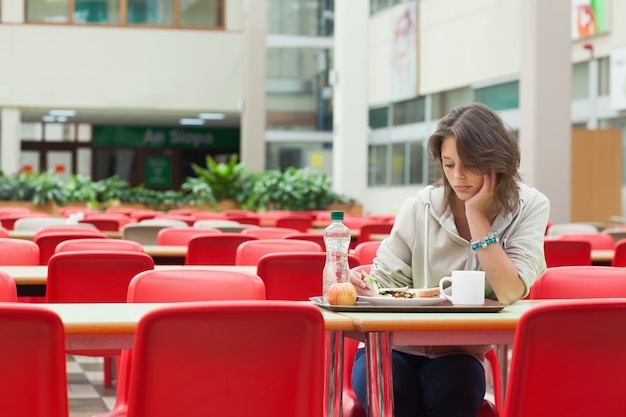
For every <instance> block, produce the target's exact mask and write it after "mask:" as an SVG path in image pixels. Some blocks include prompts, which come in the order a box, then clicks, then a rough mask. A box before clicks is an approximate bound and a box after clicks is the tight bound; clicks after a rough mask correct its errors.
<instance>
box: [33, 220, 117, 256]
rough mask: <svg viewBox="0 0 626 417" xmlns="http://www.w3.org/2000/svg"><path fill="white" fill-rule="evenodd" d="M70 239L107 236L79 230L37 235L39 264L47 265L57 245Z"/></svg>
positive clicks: (97, 232)
mask: <svg viewBox="0 0 626 417" xmlns="http://www.w3.org/2000/svg"><path fill="white" fill-rule="evenodd" d="M87 230H88V229H87ZM94 230H95V229H94ZM70 239H107V236H105V235H103V234H102V233H101V232H100V231H98V230H95V233H91V232H82V231H81V230H78V229H77V230H75V231H68V232H49V233H41V234H39V235H36V236H35V237H34V239H33V241H34V242H35V243H36V244H37V246H39V264H40V265H47V264H48V261H49V260H50V257H51V256H52V255H54V251H55V250H56V247H57V245H58V244H59V243H61V242H63V241H64V240H70Z"/></svg>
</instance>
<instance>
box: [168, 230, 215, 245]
mask: <svg viewBox="0 0 626 417" xmlns="http://www.w3.org/2000/svg"><path fill="white" fill-rule="evenodd" d="M216 233H222V231H221V230H218V229H212V228H210V227H204V228H198V227H187V228H180V227H167V228H165V229H161V230H159V233H157V245H174V246H187V244H188V243H189V239H191V238H192V237H194V236H202V235H213V234H216Z"/></svg>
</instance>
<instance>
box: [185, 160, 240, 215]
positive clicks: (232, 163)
mask: <svg viewBox="0 0 626 417" xmlns="http://www.w3.org/2000/svg"><path fill="white" fill-rule="evenodd" d="M237 160H238V157H237V155H236V154H233V155H232V156H231V157H230V159H229V160H228V161H227V162H219V163H218V162H216V161H215V159H213V157H212V156H211V155H207V156H206V167H201V166H199V165H198V164H192V169H193V171H194V172H195V174H196V175H197V178H198V180H191V179H189V178H188V179H187V180H186V181H185V184H183V188H184V189H188V190H190V189H195V190H197V191H198V192H199V193H201V194H200V196H202V197H203V198H204V199H208V198H209V192H208V190H207V189H206V188H203V187H201V186H200V185H199V181H204V182H205V183H206V184H207V186H208V187H209V188H210V190H211V194H212V195H213V198H214V201H215V202H216V204H218V205H221V208H222V209H224V208H225V207H233V208H234V207H236V206H237V203H241V202H243V201H244V200H245V196H244V195H242V192H243V190H244V183H245V181H246V179H247V178H248V175H247V173H246V167H245V165H244V164H243V163H241V162H237Z"/></svg>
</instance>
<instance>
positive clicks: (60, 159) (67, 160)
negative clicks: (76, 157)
mask: <svg viewBox="0 0 626 417" xmlns="http://www.w3.org/2000/svg"><path fill="white" fill-rule="evenodd" d="M46 165H47V167H48V172H52V173H54V174H57V175H58V176H59V177H61V179H62V180H65V181H66V180H68V179H69V178H70V176H71V175H72V174H73V172H72V153H71V152H69V151H48V152H47V153H46Z"/></svg>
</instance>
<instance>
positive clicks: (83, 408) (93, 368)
mask: <svg viewBox="0 0 626 417" xmlns="http://www.w3.org/2000/svg"><path fill="white" fill-rule="evenodd" d="M66 363H67V366H66V369H67V383H68V396H69V406H70V415H69V417H91V416H93V415H96V414H100V413H105V412H107V411H110V410H111V408H112V407H113V404H114V403H115V386H113V388H104V372H103V370H102V364H103V359H102V358H99V357H93V358H92V357H89V356H72V355H67V361H66Z"/></svg>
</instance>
